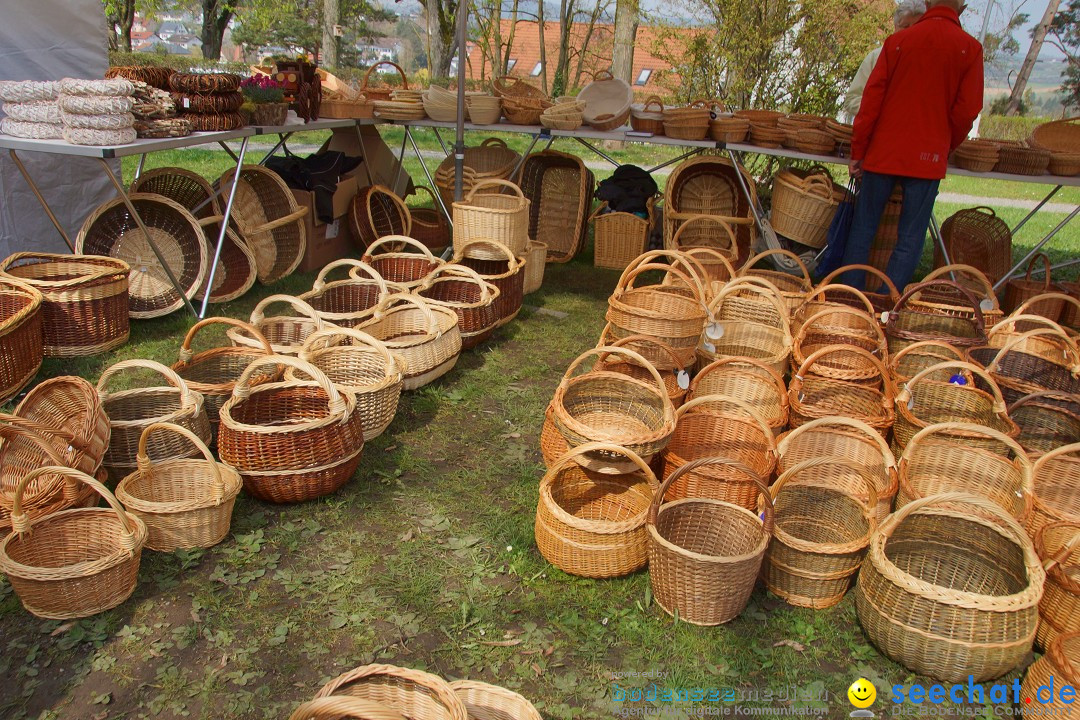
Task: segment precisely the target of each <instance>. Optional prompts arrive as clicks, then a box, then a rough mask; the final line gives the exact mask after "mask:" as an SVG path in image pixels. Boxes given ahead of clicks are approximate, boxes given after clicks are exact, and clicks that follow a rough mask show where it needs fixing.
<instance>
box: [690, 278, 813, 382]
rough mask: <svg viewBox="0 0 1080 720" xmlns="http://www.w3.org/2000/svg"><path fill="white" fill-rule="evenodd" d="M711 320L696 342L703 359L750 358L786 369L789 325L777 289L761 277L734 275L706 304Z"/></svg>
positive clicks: (789, 344) (789, 348) (788, 349)
mask: <svg viewBox="0 0 1080 720" xmlns="http://www.w3.org/2000/svg"><path fill="white" fill-rule="evenodd" d="M709 316H710V317H712V318H713V321H712V322H709V323H708V324H706V325H705V327H704V331H703V332H702V333H701V337H700V344H699V345H698V356H699V358H700V359H702V360H703V361H704V362H707V363H708V362H712V361H713V360H717V359H720V358H726V357H737V358H751V359H755V360H759V361H761V362H762V363H763V364H764V365H767V366H768V367H770V368H772V369H773V370H775V371H776V372H777V373H784V372H786V371H787V366H788V359H789V358H790V357H791V344H792V337H791V325H790V323H789V322H788V309H787V307H786V305H785V304H784V302H783V299H782V298H781V296H780V291H779V290H777V288H776V286H774V285H772V284H771V283H770V282H769V281H768V280H764V279H762V278H737V279H735V280H732V281H731V282H729V283H727V284H726V285H725V286H724V289H723V290H721V291H720V292H719V293H717V295H716V297H714V298H713V299H712V301H711V302H710V303H709Z"/></svg>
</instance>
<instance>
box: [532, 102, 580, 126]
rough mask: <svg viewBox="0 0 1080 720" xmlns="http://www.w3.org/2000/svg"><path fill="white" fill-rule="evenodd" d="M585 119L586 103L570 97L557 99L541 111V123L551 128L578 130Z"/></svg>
mask: <svg viewBox="0 0 1080 720" xmlns="http://www.w3.org/2000/svg"><path fill="white" fill-rule="evenodd" d="M584 121H585V103H584V102H582V101H580V100H574V99H568V100H567V101H566V102H560V101H556V102H555V104H554V105H552V106H551V107H549V108H547V109H546V110H544V112H542V113H540V124H541V125H543V126H544V127H546V128H549V129H551V130H576V129H578V128H579V127H581V124H582V123H583V122H584Z"/></svg>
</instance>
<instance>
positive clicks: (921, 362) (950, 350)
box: [889, 340, 966, 387]
mask: <svg viewBox="0 0 1080 720" xmlns="http://www.w3.org/2000/svg"><path fill="white" fill-rule="evenodd" d="M964 361H965V356H964V353H963V352H961V351H960V350H957V349H956V348H954V347H953V346H952V345H949V344H948V343H943V342H939V341H937V340H924V341H922V342H917V343H912V344H911V345H908V346H907V347H905V348H904V349H903V350H901V351H900V352H898V353H896V354H895V355H892V356H891V357H890V358H889V372H890V373H891V374H892V378H893V382H894V383H896V386H897V387H900V386H902V385H905V384H907V383H908V382H909V381H910V380H911V378H913V377H915V376H916V375H918V374H919V373H920V372H922V371H923V370H925V369H926V368H928V367H931V366H933V365H940V364H942V363H945V362H964ZM955 374H956V371H955V370H954V369H953V368H952V367H951V366H950V367H945V368H941V369H939V370H935V371H934V372H933V373H931V374H930V375H927V376H926V379H927V380H936V381H938V382H949V380H950V379H951V378H952V377H953V375H955ZM965 377H966V376H965Z"/></svg>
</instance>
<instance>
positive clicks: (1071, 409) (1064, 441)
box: [1009, 390, 1080, 459]
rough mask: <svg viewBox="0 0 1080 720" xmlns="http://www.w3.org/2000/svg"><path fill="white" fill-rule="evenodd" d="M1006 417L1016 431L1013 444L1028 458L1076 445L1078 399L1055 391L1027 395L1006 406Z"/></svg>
mask: <svg viewBox="0 0 1080 720" xmlns="http://www.w3.org/2000/svg"><path fill="white" fill-rule="evenodd" d="M1009 417H1010V418H1012V421H1013V422H1015V423H1016V424H1017V426H1019V428H1020V435H1019V437H1017V438H1016V441H1017V442H1018V443H1020V446H1021V447H1022V448H1024V451H1025V452H1026V453H1027V454H1028V457H1029V458H1032V459H1035V458H1038V457H1039V456H1041V455H1042V454H1044V453H1048V452H1050V451H1051V450H1055V449H1057V448H1059V447H1061V446H1063V445H1072V444H1073V443H1076V442H1080V396H1077V395H1073V394H1071V393H1063V392H1057V391H1055V390H1043V391H1042V392H1035V393H1029V394H1028V395H1025V396H1023V397H1022V398H1020V399H1018V400H1015V401H1013V403H1012V404H1011V405H1009Z"/></svg>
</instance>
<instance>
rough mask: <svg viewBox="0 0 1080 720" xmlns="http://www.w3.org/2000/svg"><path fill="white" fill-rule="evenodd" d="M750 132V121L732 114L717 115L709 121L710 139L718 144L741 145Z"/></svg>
mask: <svg viewBox="0 0 1080 720" xmlns="http://www.w3.org/2000/svg"><path fill="white" fill-rule="evenodd" d="M749 132H750V121H749V120H748V119H746V118H744V117H737V116H735V115H733V114H731V113H717V114H716V117H714V118H713V119H712V120H710V121H709V137H711V138H712V139H713V140H715V141H717V142H723V143H741V142H744V141H745V140H746V135H747V133H749Z"/></svg>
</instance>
